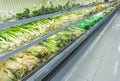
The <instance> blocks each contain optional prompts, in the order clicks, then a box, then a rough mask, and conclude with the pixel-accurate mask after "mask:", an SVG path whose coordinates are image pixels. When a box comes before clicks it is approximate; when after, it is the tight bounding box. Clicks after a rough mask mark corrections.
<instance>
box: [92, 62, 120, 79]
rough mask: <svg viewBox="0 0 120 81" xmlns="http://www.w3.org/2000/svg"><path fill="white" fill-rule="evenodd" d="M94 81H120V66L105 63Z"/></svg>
mask: <svg viewBox="0 0 120 81" xmlns="http://www.w3.org/2000/svg"><path fill="white" fill-rule="evenodd" d="M93 81H120V66H119V65H118V64H116V65H112V64H110V63H107V62H103V63H102V64H101V65H100V67H99V69H98V71H97V73H96V75H95V78H94V80H93Z"/></svg>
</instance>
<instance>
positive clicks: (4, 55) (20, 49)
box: [0, 8, 107, 61]
mask: <svg viewBox="0 0 120 81" xmlns="http://www.w3.org/2000/svg"><path fill="white" fill-rule="evenodd" d="M105 9H107V8H105ZM105 9H103V10H102V11H104V10H105ZM102 11H101V12H102ZM97 13H100V12H96V13H93V14H92V15H89V16H86V17H84V18H82V19H80V20H78V21H76V22H74V23H72V24H69V25H67V26H65V27H63V28H61V29H58V30H56V31H54V32H52V33H50V34H47V35H45V36H43V37H42V38H37V39H35V40H33V41H32V42H30V43H26V44H25V45H24V46H22V47H20V48H17V49H15V50H13V51H10V52H7V53H2V54H1V56H0V61H2V60H5V59H7V58H9V57H11V56H13V55H15V54H17V53H19V52H21V51H23V50H25V49H27V48H29V47H31V46H33V45H35V44H38V43H39V42H42V41H44V40H45V39H47V38H48V37H50V36H52V35H54V34H56V33H58V32H60V31H62V30H65V29H67V28H70V27H73V25H74V24H76V23H78V22H80V21H82V20H84V19H86V18H88V17H90V16H93V15H95V14H97ZM90 31H91V30H90ZM88 33H89V31H88Z"/></svg>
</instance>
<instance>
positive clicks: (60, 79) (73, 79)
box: [50, 69, 88, 81]
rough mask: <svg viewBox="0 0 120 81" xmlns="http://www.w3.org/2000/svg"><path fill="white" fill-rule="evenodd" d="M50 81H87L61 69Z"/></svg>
mask: <svg viewBox="0 0 120 81" xmlns="http://www.w3.org/2000/svg"><path fill="white" fill-rule="evenodd" d="M50 81H88V80H86V79H84V78H82V77H80V76H79V75H77V74H74V73H71V72H70V71H68V70H65V69H61V71H59V72H58V73H57V74H56V75H55V77H53V78H52V79H51V80H50Z"/></svg>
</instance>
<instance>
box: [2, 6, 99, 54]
mask: <svg viewBox="0 0 120 81" xmlns="http://www.w3.org/2000/svg"><path fill="white" fill-rule="evenodd" d="M97 11H99V9H96V7H92V8H88V9H84V10H80V11H73V12H68V13H66V14H63V15H60V16H56V17H50V18H46V19H40V20H37V21H33V22H30V23H27V24H22V25H17V26H13V27H10V28H7V29H4V30H1V31H0V52H1V53H2V52H4V51H6V52H7V51H11V50H14V49H16V48H19V47H20V46H22V45H24V44H25V43H28V42H31V41H32V40H34V39H36V38H39V37H42V36H44V35H46V34H48V33H50V32H53V31H55V30H58V29H60V28H62V27H64V26H66V25H69V24H70V23H73V22H75V21H77V20H79V19H81V18H83V17H84V16H86V15H90V14H93V13H95V12H97Z"/></svg>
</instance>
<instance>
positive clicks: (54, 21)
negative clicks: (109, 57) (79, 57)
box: [0, 0, 119, 81]
mask: <svg viewBox="0 0 120 81" xmlns="http://www.w3.org/2000/svg"><path fill="white" fill-rule="evenodd" d="M118 8H119V1H118V0H116V1H109V2H104V0H75V1H73V0H59V1H58V0H26V1H24V0H20V1H19V0H16V1H13V0H9V1H8V0H0V61H1V62H0V66H1V67H0V81H42V80H43V79H44V78H45V77H46V76H47V75H49V73H51V71H53V70H54V69H55V68H56V67H57V66H58V65H59V64H60V63H61V62H62V61H63V60H64V59H68V58H67V57H68V56H69V55H70V54H71V53H72V52H73V51H74V50H75V49H76V48H77V47H78V46H79V45H80V44H81V43H82V42H84V41H85V40H86V39H87V38H88V37H89V36H90V35H91V34H92V33H93V32H94V31H95V30H97V28H99V27H100V26H101V25H102V24H103V23H104V22H106V20H108V19H110V18H111V17H112V16H113V15H114V13H116V11H117V10H118Z"/></svg>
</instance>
